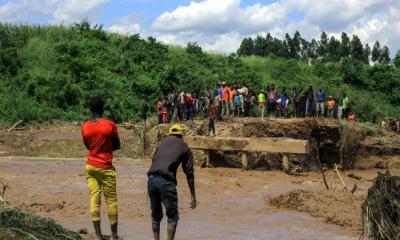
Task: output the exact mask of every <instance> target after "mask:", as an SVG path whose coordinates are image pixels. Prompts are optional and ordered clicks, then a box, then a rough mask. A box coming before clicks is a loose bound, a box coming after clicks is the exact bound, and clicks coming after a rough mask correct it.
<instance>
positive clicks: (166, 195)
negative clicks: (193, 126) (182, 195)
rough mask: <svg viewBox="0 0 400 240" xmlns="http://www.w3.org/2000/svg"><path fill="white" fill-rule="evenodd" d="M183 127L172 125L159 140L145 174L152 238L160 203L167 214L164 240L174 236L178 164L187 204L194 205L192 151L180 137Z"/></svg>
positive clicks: (157, 230) (157, 233)
mask: <svg viewBox="0 0 400 240" xmlns="http://www.w3.org/2000/svg"><path fill="white" fill-rule="evenodd" d="M183 135H184V129H183V128H182V127H181V126H180V125H178V124H175V125H173V126H172V127H171V128H170V129H169V132H168V136H166V137H165V138H164V139H162V140H161V142H160V143H159V144H158V146H157V149H156V151H155V153H154V156H153V160H152V164H151V167H150V169H149V171H148V172H147V175H148V182H147V191H148V195H149V198H150V205H151V218H152V229H153V235H154V239H155V240H159V239H160V222H161V220H162V218H163V211H162V205H163V206H164V208H165V210H166V215H167V217H168V227H167V233H168V238H167V239H168V240H173V239H174V238H175V232H176V227H177V224H178V220H179V213H178V195H177V191H176V185H177V181H176V171H177V169H178V167H179V165H180V164H182V169H183V172H184V173H185V175H186V179H187V182H188V185H189V189H190V194H191V208H192V209H194V208H196V206H197V201H196V193H195V187H194V169H193V165H194V162H193V155H192V151H191V150H190V148H189V147H188V145H187V144H186V143H185V142H184V141H183V139H182V137H183Z"/></svg>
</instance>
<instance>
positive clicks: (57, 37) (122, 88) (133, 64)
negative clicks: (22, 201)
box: [0, 22, 400, 122]
mask: <svg viewBox="0 0 400 240" xmlns="http://www.w3.org/2000/svg"><path fill="white" fill-rule="evenodd" d="M218 81H227V82H229V83H241V84H247V85H248V86H250V88H251V89H253V90H255V91H259V89H262V88H263V87H265V86H266V85H267V84H268V83H275V84H276V85H277V86H279V87H281V86H286V87H287V88H288V89H291V88H292V87H293V86H298V87H299V88H301V89H302V90H305V88H306V87H307V86H308V85H309V84H310V83H311V84H313V85H314V86H315V87H317V86H318V85H319V84H320V83H322V84H323V85H324V86H325V88H326V89H327V91H328V92H329V93H331V94H332V95H335V96H339V95H340V94H341V93H342V92H348V93H349V94H350V98H351V100H352V101H353V103H354V107H355V109H356V112H357V113H358V115H359V116H360V117H361V119H363V120H369V121H376V120H377V119H379V118H380V117H382V116H393V117H400V108H399V107H398V106H399V103H400V88H399V87H398V86H400V70H399V69H397V68H395V67H393V66H390V65H377V66H374V67H370V66H367V65H363V64H361V63H358V62H356V61H354V60H351V59H345V60H343V61H342V62H341V63H325V64H322V63H318V62H317V63H313V64H312V65H308V64H304V63H301V62H298V61H296V60H282V59H271V58H259V57H245V58H238V57H237V56H236V55H230V56H223V55H218V54H207V53H204V52H203V51H202V49H201V48H200V47H199V46H198V45H197V44H188V46H187V47H186V48H179V47H172V46H166V45H163V44H160V43H158V42H157V41H156V39H154V38H148V39H141V38H140V37H139V36H138V35H133V36H130V37H126V36H120V35H116V34H110V33H107V32H105V31H103V30H102V29H101V27H98V26H95V27H93V26H90V24H89V23H88V22H81V23H79V24H76V25H75V26H72V27H60V26H15V25H5V24H0V121H1V122H12V121H15V120H18V119H24V120H26V121H48V120H55V119H57V120H83V119H85V118H86V117H87V116H88V110H87V108H86V103H87V100H88V98H90V97H91V96H94V95H101V96H104V97H105V98H106V100H107V103H108V110H107V112H106V115H107V117H109V118H113V119H114V120H116V121H119V122H121V121H129V120H140V119H141V116H142V112H143V106H144V104H145V103H146V104H147V105H148V106H149V112H150V113H154V112H155V103H156V100H157V98H158V97H164V96H166V95H167V94H168V93H170V92H172V91H175V90H178V89H183V90H186V91H202V90H207V89H212V88H213V87H214V86H215V84H216V82H218Z"/></svg>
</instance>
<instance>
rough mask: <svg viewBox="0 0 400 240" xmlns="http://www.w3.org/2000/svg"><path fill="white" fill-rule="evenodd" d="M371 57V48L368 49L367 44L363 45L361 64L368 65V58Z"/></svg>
mask: <svg viewBox="0 0 400 240" xmlns="http://www.w3.org/2000/svg"><path fill="white" fill-rule="evenodd" d="M370 56H371V48H370V47H369V45H368V43H367V44H365V47H364V54H363V62H364V63H366V64H369V57H370Z"/></svg>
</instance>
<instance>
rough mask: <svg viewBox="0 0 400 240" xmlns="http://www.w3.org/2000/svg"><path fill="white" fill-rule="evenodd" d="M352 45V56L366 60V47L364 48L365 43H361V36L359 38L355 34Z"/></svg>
mask: <svg viewBox="0 0 400 240" xmlns="http://www.w3.org/2000/svg"><path fill="white" fill-rule="evenodd" d="M350 46H351V48H350V50H351V56H352V57H353V58H354V59H357V60H359V61H363V60H364V49H363V45H362V43H361V40H360V38H358V37H357V36H356V35H353V38H352V39H351V43H350Z"/></svg>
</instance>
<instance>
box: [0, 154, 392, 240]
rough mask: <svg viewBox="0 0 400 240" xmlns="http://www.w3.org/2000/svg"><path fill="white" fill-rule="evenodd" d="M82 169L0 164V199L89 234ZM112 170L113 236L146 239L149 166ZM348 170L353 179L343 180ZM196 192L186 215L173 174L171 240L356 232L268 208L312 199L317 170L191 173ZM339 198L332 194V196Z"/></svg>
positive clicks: (136, 163) (139, 163) (183, 193)
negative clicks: (280, 200)
mask: <svg viewBox="0 0 400 240" xmlns="http://www.w3.org/2000/svg"><path fill="white" fill-rule="evenodd" d="M84 165H85V160H84V159H82V160H72V161H71V160H66V161H63V160H58V161H55V162H54V161H40V160H34V161H27V160H17V159H13V160H10V159H0V169H1V178H2V180H3V181H5V182H7V183H8V185H9V186H10V189H9V191H8V192H7V193H6V195H5V199H6V200H7V201H9V202H10V203H11V204H12V205H13V206H18V207H23V208H26V209H28V210H30V211H33V212H35V213H37V214H39V215H41V216H46V217H51V218H54V219H55V220H56V221H57V222H58V223H60V224H62V225H65V226H66V227H69V228H70V229H72V230H78V229H81V228H87V229H89V230H91V229H92V226H91V223H90V216H89V211H88V205H89V194H88V191H87V186H86V182H85V175H84ZM115 165H116V169H117V184H118V201H119V219H120V232H121V235H122V236H123V237H125V239H151V229H150V217H149V216H150V207H149V201H148V198H147V194H146V181H147V176H146V170H147V169H148V167H149V164H148V162H146V161H144V160H140V159H139V160H135V159H123V160H116V161H115ZM394 171H395V170H394ZM350 173H353V174H355V175H357V176H360V177H361V179H354V178H351V177H348V176H347V175H348V174H350ZM394 173H396V172H394ZM399 173H400V172H399ZM375 176H376V170H369V171H360V172H357V171H354V172H346V173H345V182H346V183H347V184H349V185H351V184H353V183H357V184H358V190H357V192H356V195H357V196H364V195H365V194H366V191H367V189H368V187H369V186H370V185H371V184H372V180H373V178H374V177H375ZM328 181H330V183H331V184H333V185H335V184H336V183H335V181H337V179H335V178H334V175H333V174H331V175H330V174H328ZM196 187H197V195H198V201H199V202H200V204H199V206H198V208H197V209H195V210H191V209H190V208H189V202H190V197H189V196H190V195H189V190H188V187H187V184H186V182H185V177H184V175H183V173H182V172H181V171H180V170H179V173H178V193H179V203H180V216H181V217H180V223H179V227H178V232H177V239H222V240H223V239H356V237H357V235H358V230H357V229H358V228H357V227H353V226H347V225H346V226H345V227H343V226H341V225H342V224H339V225H335V224H337V223H336V222H330V223H329V222H327V221H326V218H325V217H320V216H318V215H315V214H311V215H314V216H316V217H312V216H311V215H310V214H309V213H307V211H305V213H300V212H298V211H301V212H303V211H302V210H301V209H292V210H290V209H286V208H285V207H283V208H281V207H279V208H278V207H277V206H272V205H271V204H270V203H269V199H272V198H275V197H278V196H280V195H285V194H287V193H289V192H290V191H293V190H299V189H300V190H306V191H309V192H313V193H316V194H317V196H319V192H321V191H324V190H323V183H322V180H321V177H320V176H319V174H317V173H310V174H308V175H307V176H288V175H286V174H284V173H282V172H276V171H271V172H265V171H240V170H238V169H231V168H214V169H196ZM337 190H340V189H339V188H338V189H337ZM321 196H323V195H321ZM341 196H343V195H341V194H338V195H337V198H339V199H340V198H341ZM321 199H326V198H321ZM357 205H358V203H357ZM338 206H341V205H338ZM352 206H353V205H352ZM321 208H322V206H321ZM337 214H338V215H341V214H342V213H341V212H340V211H339V212H338V213H337ZM102 216H103V221H102V223H103V228H104V232H105V233H109V229H108V226H107V222H108V220H107V217H106V216H107V215H106V212H105V208H104V206H103V209H102ZM348 216H349V215H348V214H345V215H343V217H344V218H346V217H348ZM352 216H353V218H354V219H356V218H358V217H359V216H356V214H352ZM354 219H351V220H349V221H355V220H354ZM163 223H164V224H165V219H164V222H163ZM164 232H165V225H163V233H164Z"/></svg>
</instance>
